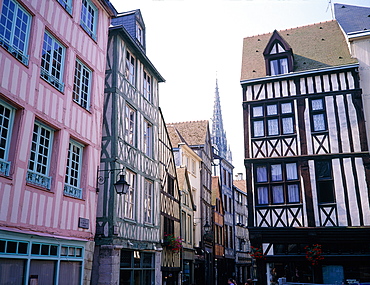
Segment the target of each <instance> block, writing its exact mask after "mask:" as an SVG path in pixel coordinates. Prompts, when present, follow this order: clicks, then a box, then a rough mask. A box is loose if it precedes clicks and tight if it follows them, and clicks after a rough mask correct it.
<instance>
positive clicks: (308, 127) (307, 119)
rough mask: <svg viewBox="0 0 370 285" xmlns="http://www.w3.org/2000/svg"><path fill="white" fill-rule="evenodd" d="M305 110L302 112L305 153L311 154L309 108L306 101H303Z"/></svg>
mask: <svg viewBox="0 0 370 285" xmlns="http://www.w3.org/2000/svg"><path fill="white" fill-rule="evenodd" d="M305 105H306V106H305V110H304V124H305V129H306V141H307V153H308V154H312V153H313V149H312V137H311V124H310V112H309V110H310V108H309V105H308V99H307V98H306V99H305Z"/></svg>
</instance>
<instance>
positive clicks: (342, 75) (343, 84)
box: [339, 73, 347, 90]
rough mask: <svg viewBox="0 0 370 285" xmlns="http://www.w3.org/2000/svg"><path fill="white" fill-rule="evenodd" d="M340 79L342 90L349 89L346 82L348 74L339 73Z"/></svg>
mask: <svg viewBox="0 0 370 285" xmlns="http://www.w3.org/2000/svg"><path fill="white" fill-rule="evenodd" d="M339 80H340V86H341V88H342V90H346V89H347V84H346V75H345V73H339Z"/></svg>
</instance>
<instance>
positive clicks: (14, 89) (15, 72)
mask: <svg viewBox="0 0 370 285" xmlns="http://www.w3.org/2000/svg"><path fill="white" fill-rule="evenodd" d="M5 70H6V69H5ZM8 71H10V70H9V69H8ZM19 78H20V76H19V66H18V64H13V72H12V80H11V84H12V86H11V88H10V92H12V94H18V92H17V87H18V86H19ZM22 99H23V100H24V98H22Z"/></svg>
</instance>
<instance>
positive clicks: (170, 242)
mask: <svg viewBox="0 0 370 285" xmlns="http://www.w3.org/2000/svg"><path fill="white" fill-rule="evenodd" d="M164 243H165V244H166V245H167V246H168V247H169V248H170V249H171V250H172V251H175V252H179V251H180V250H181V248H182V238H181V237H175V235H174V234H165V235H164Z"/></svg>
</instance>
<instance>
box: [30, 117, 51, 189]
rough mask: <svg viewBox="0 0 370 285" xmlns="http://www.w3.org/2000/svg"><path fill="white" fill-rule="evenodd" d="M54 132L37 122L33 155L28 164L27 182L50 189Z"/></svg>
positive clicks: (34, 129)
mask: <svg viewBox="0 0 370 285" xmlns="http://www.w3.org/2000/svg"><path fill="white" fill-rule="evenodd" d="M53 134H54V132H53V131H52V130H51V129H50V128H48V127H46V126H45V125H43V124H41V123H38V122H35V124H34V127H33V135H32V143H31V155H30V160H29V162H28V172H27V182H28V183H31V184H34V185H37V186H41V187H43V188H46V189H50V185H51V177H49V165H50V157H51V153H52V144H53Z"/></svg>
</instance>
